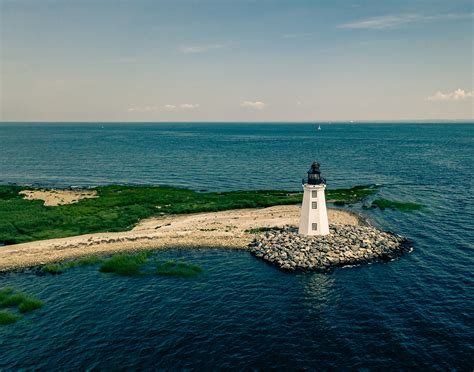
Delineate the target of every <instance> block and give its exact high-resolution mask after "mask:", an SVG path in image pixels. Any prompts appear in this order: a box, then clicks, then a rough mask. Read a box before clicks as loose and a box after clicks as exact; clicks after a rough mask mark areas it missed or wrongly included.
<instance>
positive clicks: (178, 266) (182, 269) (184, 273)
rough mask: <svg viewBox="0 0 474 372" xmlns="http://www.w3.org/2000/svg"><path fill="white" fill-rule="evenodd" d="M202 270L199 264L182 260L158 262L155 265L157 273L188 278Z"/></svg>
mask: <svg viewBox="0 0 474 372" xmlns="http://www.w3.org/2000/svg"><path fill="white" fill-rule="evenodd" d="M202 271H203V270H202V268H201V267H200V266H198V265H195V264H191V263H187V262H182V261H166V262H158V263H157V265H156V274H157V275H165V276H178V277H182V278H190V277H194V276H197V275H199V274H201V273H202Z"/></svg>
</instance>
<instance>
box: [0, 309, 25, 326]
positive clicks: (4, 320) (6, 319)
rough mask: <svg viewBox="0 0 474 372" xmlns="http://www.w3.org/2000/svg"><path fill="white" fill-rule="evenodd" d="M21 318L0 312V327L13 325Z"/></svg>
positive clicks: (7, 312) (6, 312)
mask: <svg viewBox="0 0 474 372" xmlns="http://www.w3.org/2000/svg"><path fill="white" fill-rule="evenodd" d="M20 318H21V317H20V316H18V315H16V314H13V313H11V312H9V311H3V310H0V325H7V324H12V323H15V322H16V321H17V320H19V319H20Z"/></svg>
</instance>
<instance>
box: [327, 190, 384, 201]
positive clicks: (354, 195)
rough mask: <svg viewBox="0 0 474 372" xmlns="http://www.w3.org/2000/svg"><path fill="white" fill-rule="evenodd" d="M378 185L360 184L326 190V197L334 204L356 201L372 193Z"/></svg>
mask: <svg viewBox="0 0 474 372" xmlns="http://www.w3.org/2000/svg"><path fill="white" fill-rule="evenodd" d="M380 187H381V186H379V185H361V186H354V187H351V188H350V189H335V190H328V191H327V192H326V199H327V200H328V201H330V202H333V203H334V204H336V205H344V204H351V203H356V202H359V201H362V200H364V199H366V198H367V197H369V196H371V195H374V194H375V193H377V191H378V190H379V189H380Z"/></svg>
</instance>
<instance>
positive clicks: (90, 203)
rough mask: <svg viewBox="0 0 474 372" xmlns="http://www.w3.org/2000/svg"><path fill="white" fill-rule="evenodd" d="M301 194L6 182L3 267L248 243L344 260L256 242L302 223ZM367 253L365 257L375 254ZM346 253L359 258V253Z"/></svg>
mask: <svg viewBox="0 0 474 372" xmlns="http://www.w3.org/2000/svg"><path fill="white" fill-rule="evenodd" d="M375 192H377V187H375V186H373V185H369V186H356V187H353V188H349V189H337V190H329V191H328V201H330V202H333V203H334V202H336V203H338V204H341V203H355V202H359V201H362V200H363V199H365V198H366V197H368V196H370V195H372V194H374V193H375ZM301 197H302V196H301V194H300V193H295V192H287V191H237V192H226V193H219V192H214V193H208V192H194V191H191V190H185V189H176V188H168V187H137V186H106V187H98V188H94V189H86V190H74V189H67V190H58V189H56V190H47V189H35V188H31V187H22V186H1V187H0V217H1V218H0V221H1V222H0V241H3V242H4V244H5V246H3V247H1V248H0V271H8V270H13V269H21V268H26V267H33V266H38V265H44V264H47V263H53V262H60V261H65V260H71V259H76V258H79V257H85V256H92V255H94V256H97V255H110V254H115V253H119V252H138V251H140V250H153V249H163V248H230V249H247V250H250V251H251V252H254V253H255V254H256V255H257V256H258V257H260V256H262V257H263V258H265V259H267V260H268V261H270V262H272V263H276V264H277V265H278V266H279V267H281V268H284V269H288V268H289V269H298V268H300V269H304V268H306V269H320V268H327V267H330V266H334V265H333V264H336V263H337V264H340V263H344V261H343V260H337V262H336V260H321V262H320V265H317V267H316V266H314V265H313V266H314V267H310V266H307V265H306V266H305V265H300V264H295V265H292V264H289V266H288V267H287V265H285V264H286V262H283V261H282V260H281V257H280V256H278V260H274V259H273V258H272V257H273V256H274V255H269V256H268V255H267V253H264V254H260V253H261V252H259V251H258V249H256V247H257V248H258V247H266V246H267V243H265V244H260V245H259V244H258V243H257V244H256V243H255V242H256V240H255V239H257V240H258V239H263V238H262V237H265V236H267V237H268V236H269V234H275V233H278V234H281V231H290V230H291V229H292V227H293V226H296V225H297V224H298V220H299V215H300V208H299V206H297V205H295V204H298V203H300V202H301ZM328 214H329V222H330V224H331V229H334V228H335V227H334V226H336V228H337V226H339V228H340V229H343V228H347V227H348V226H353V227H354V228H356V227H358V228H368V227H364V226H362V225H364V223H363V220H362V219H361V217H360V216H358V215H356V214H354V213H351V212H349V211H346V210H340V209H329V213H328ZM341 231H342V230H341ZM397 247H398V245H397ZM397 247H395V246H394V247H393V248H397ZM343 249H345V248H344V247H343ZM288 253H289V252H287V255H288V257H290V256H292V255H291V254H288ZM364 253H366V254H365V257H364V255H362V256H361V259H368V258H371V257H372V255H369V256H367V252H364ZM266 255H267V256H266ZM347 255H348V257H349V258H350V259H353V260H354V257H355V256H354V255H351V254H347ZM291 262H293V261H291ZM297 262H298V261H297ZM279 263H280V264H279Z"/></svg>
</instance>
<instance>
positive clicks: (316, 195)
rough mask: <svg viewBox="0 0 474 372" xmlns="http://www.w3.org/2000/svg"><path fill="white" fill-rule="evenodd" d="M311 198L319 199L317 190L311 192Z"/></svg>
mask: <svg viewBox="0 0 474 372" xmlns="http://www.w3.org/2000/svg"><path fill="white" fill-rule="evenodd" d="M311 196H312V197H313V198H317V197H318V192H317V191H316V190H313V191H311Z"/></svg>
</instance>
